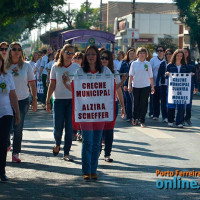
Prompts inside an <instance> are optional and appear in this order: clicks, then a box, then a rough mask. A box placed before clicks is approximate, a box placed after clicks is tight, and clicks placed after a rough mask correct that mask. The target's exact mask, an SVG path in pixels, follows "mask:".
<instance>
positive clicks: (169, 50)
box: [165, 48, 174, 63]
mask: <svg viewBox="0 0 200 200" xmlns="http://www.w3.org/2000/svg"><path fill="white" fill-rule="evenodd" d="M167 52H170V53H171V54H172V55H173V53H174V52H173V50H172V49H170V48H167V49H166V50H165V60H166V61H167V62H168V63H169V62H170V60H167Z"/></svg>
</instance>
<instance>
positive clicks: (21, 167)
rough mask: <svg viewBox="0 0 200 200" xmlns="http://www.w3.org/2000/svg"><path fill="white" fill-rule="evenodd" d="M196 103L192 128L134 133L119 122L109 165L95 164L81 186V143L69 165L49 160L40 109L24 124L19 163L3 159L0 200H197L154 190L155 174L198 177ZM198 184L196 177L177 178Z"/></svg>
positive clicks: (186, 193) (184, 192)
mask: <svg viewBox="0 0 200 200" xmlns="http://www.w3.org/2000/svg"><path fill="white" fill-rule="evenodd" d="M199 121H200V97H199V96H198V97H197V96H196V97H195V98H194V101H193V111H192V122H193V125H192V126H191V127H189V126H186V127H185V128H183V129H180V128H179V129H178V128H169V127H167V124H164V123H163V122H162V121H161V119H159V121H154V120H153V119H149V118H147V122H146V125H147V128H141V127H139V126H138V127H133V126H131V123H128V122H126V121H124V120H122V119H120V116H118V119H117V123H116V128H115V136H114V137H115V139H114V143H113V151H112V156H111V157H112V158H113V159H114V162H113V163H107V162H105V161H104V155H103V153H104V152H103V151H102V153H101V156H100V158H99V168H98V174H99V179H98V181H84V180H83V178H82V173H81V143H80V142H78V141H74V142H73V145H72V148H71V149H72V150H71V152H70V153H71V155H72V157H73V159H74V162H66V161H64V160H63V159H62V157H63V149H61V151H60V154H59V155H58V156H57V157H54V156H53V154H52V147H53V145H54V139H53V128H52V126H53V123H52V115H51V114H48V113H46V111H44V110H42V108H41V107H40V108H39V110H38V111H37V112H36V113H32V112H31V111H30V112H29V114H28V116H27V117H26V121H25V128H24V136H23V145H22V153H21V159H22V163H20V164H17V163H11V152H9V153H8V158H7V161H8V164H7V165H8V166H7V176H8V177H9V178H10V181H9V182H8V183H0V199H144V200H149V199H181V200H182V199H199V198H200V190H199V189H198V190H197V189H157V188H156V181H157V180H159V179H161V180H163V181H164V180H172V179H173V177H161V176H158V177H157V176H156V170H160V171H173V172H175V170H180V171H192V170H195V171H200V167H199V166H200V156H199V152H200V122H199ZM182 180H190V181H191V180H198V181H199V178H198V177H190V178H188V177H182Z"/></svg>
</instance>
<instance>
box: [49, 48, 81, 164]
mask: <svg viewBox="0 0 200 200" xmlns="http://www.w3.org/2000/svg"><path fill="white" fill-rule="evenodd" d="M73 55H74V47H73V46H71V45H69V44H66V45H65V46H64V47H63V48H62V49H61V51H60V54H59V59H58V61H57V62H56V63H55V64H54V65H53V67H52V68H51V72H50V84H49V88H48V92H47V98H46V110H47V111H48V112H51V103H50V99H51V96H52V94H53V98H54V104H53V124H54V131H53V133H54V139H55V142H56V144H55V146H54V147H53V155H54V156H57V155H58V153H59V151H60V145H61V140H62V134H63V128H64V127H65V142H64V157H63V159H64V160H65V161H73V160H72V158H70V155H69V151H70V149H71V145H72V133H73V127H72V93H71V91H69V90H67V89H66V88H65V85H64V84H63V81H62V76H63V75H64V74H67V75H72V76H70V78H72V77H73V75H74V73H75V72H76V70H77V69H78V68H79V67H80V66H79V65H78V64H76V63H72V57H73Z"/></svg>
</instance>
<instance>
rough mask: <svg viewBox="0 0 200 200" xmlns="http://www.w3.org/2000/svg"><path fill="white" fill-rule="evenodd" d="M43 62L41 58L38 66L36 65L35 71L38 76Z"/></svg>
mask: <svg viewBox="0 0 200 200" xmlns="http://www.w3.org/2000/svg"><path fill="white" fill-rule="evenodd" d="M41 62H42V58H40V59H39V60H37V62H36V64H35V69H34V71H36V75H37V76H38V75H39V72H40V64H41Z"/></svg>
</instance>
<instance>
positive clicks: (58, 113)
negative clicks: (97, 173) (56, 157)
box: [53, 99, 73, 156]
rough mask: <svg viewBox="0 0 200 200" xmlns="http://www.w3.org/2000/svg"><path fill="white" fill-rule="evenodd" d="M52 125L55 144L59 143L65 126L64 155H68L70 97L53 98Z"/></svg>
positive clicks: (70, 127) (70, 137) (70, 119)
mask: <svg viewBox="0 0 200 200" xmlns="http://www.w3.org/2000/svg"><path fill="white" fill-rule="evenodd" d="M53 126H54V131H53V132H54V139H55V141H56V146H60V145H61V140H62V134H63V128H64V127H65V143H64V156H66V155H69V151H70V149H71V145H72V134H73V127H72V99H55V100H54V105H53Z"/></svg>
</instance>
